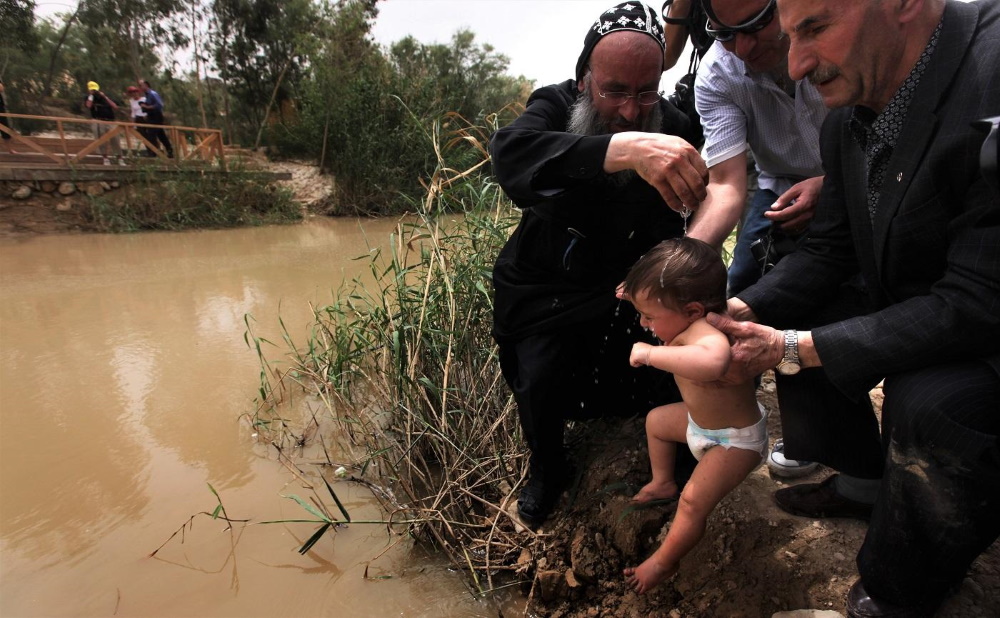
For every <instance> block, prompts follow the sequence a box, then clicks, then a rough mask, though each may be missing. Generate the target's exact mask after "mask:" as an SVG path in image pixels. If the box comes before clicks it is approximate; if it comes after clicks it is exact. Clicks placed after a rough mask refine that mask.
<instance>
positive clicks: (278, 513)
mask: <svg viewBox="0 0 1000 618" xmlns="http://www.w3.org/2000/svg"><path fill="white" fill-rule="evenodd" d="M394 225H395V222H393V221H369V220H365V221H358V220H324V219H315V220H312V221H310V222H308V223H306V224H303V225H295V226H283V227H269V228H258V229H245V230H225V231H201V232H185V233H149V234H133V235H69V236H47V237H34V238H5V239H0V616H4V617H19V616H307V617H308V616H447V617H464V616H496V615H497V608H496V606H495V605H494V604H493V603H492V602H489V603H488V602H485V601H479V600H476V599H475V598H473V596H472V595H471V594H470V593H469V592H468V590H467V588H466V586H465V584H464V583H463V579H462V576H461V575H459V574H456V573H454V572H452V571H451V570H449V569H448V568H447V565H446V564H444V563H443V562H442V561H441V560H440V559H439V558H436V557H434V556H429V555H427V554H426V553H424V552H423V551H422V550H421V549H420V548H418V547H414V546H413V545H412V544H411V543H409V542H408V541H406V540H405V539H404V541H403V542H398V541H399V538H398V537H394V538H389V537H388V536H387V534H386V531H385V529H384V528H381V527H378V526H366V525H351V526H348V527H345V528H341V529H339V530H338V531H337V532H336V535H334V536H329V535H328V538H324V539H323V540H321V541H320V542H319V543H318V544H317V545H316V546H315V547H314V548H313V550H312V551H310V552H309V553H307V554H306V555H304V556H303V555H299V553H298V551H297V549H298V547H299V546H300V545H301V544H302V543H303V542H304V541H305V540H306V539H307V538H309V536H310V535H311V534H312V531H313V530H315V528H316V526H314V525H311V524H280V525H252V526H246V527H240V528H239V529H238V531H237V533H236V534H235V535H234V534H231V533H230V532H227V531H226V528H225V526H224V524H223V523H222V522H221V521H218V520H212V519H210V518H209V517H207V516H204V515H199V516H196V517H195V518H194V519H193V521H192V525H191V526H190V527H185V528H184V531H183V535H182V534H178V535H177V536H176V537H174V538H173V539H172V540H171V541H170V542H169V543H167V545H166V546H165V547H164V548H163V549H162V550H161V551H160V552H159V553H158V554H157V555H156V556H155V557H149V554H150V553H151V552H152V551H153V550H155V549H156V548H157V547H159V546H160V545H161V544H162V543H164V541H167V539H168V538H169V537H170V535H171V534H173V533H174V532H175V531H176V530H178V529H179V528H181V527H182V526H183V525H184V524H185V522H187V521H188V520H189V518H191V516H192V515H196V514H197V513H199V512H202V511H208V512H211V511H212V510H213V509H214V508H215V506H216V504H217V503H216V499H215V497H214V496H213V495H212V493H211V491H210V490H209V487H208V485H209V484H211V486H212V487H214V488H215V490H216V491H217V492H218V493H219V495H220V496H221V499H222V501H223V503H224V505H225V508H226V510H227V512H228V513H229V515H230V516H231V517H234V518H243V519H251V520H253V521H255V522H259V521H263V520H272V519H296V518H299V519H301V518H303V516H304V515H305V513H304V512H303V510H302V509H301V508H300V507H299V506H298V505H297V504H296V503H294V502H293V501H291V500H289V499H287V498H284V497H282V496H283V495H286V494H290V493H301V488H300V487H298V486H297V485H296V482H295V481H294V479H293V477H292V476H291V475H290V474H289V473H288V472H287V471H286V470H285V468H283V467H282V466H281V465H279V464H278V463H277V462H276V461H275V457H274V453H273V450H272V451H270V452H269V451H268V450H267V448H266V447H263V446H261V445H258V444H257V443H256V441H255V440H254V439H253V437H252V434H251V429H249V428H248V426H247V425H246V423H242V422H240V415H241V414H243V413H245V412H247V411H248V410H250V409H251V408H252V406H253V402H252V400H253V397H254V395H255V393H256V389H257V386H258V377H257V376H258V373H259V365H258V363H257V359H256V357H255V354H254V353H253V352H252V351H251V350H249V349H248V348H247V346H246V344H245V343H244V341H243V333H244V330H245V326H244V315H246V314H251V315H252V316H253V317H254V318H255V320H256V331H257V334H258V335H260V336H264V337H267V338H269V339H271V340H273V341H280V339H281V337H280V331H279V329H278V315H279V306H280V315H281V316H282V318H283V319H284V321H285V323H286V325H287V326H288V327H289V330H290V331H291V332H292V333H293V334H295V333H304V332H305V328H306V325H307V324H308V320H309V315H310V313H309V308H308V303H309V302H312V303H315V304H320V305H321V304H324V303H327V302H329V301H330V300H331V299H332V293H333V290H335V289H336V288H337V286H338V285H339V283H340V282H341V281H342V280H343V279H344V278H345V276H347V277H353V276H354V275H355V274H356V271H357V272H360V271H361V269H362V268H363V265H364V263H363V262H356V261H352V258H354V257H356V256H358V255H361V254H364V253H366V252H367V250H368V244H367V243H369V242H370V243H372V244H376V245H377V244H384V243H385V242H386V241H387V239H388V234H389V233H390V232H391V230H392V229H393V227H394ZM275 353H276V354H278V353H280V350H277V349H276V352H275ZM337 487H338V491H343V493H342V494H341V499H342V500H345V506H346V507H347V508H348V509H349V511H350V512H351V514H352V517H353V518H355V519H379V518H380V517H381V514H380V513H379V511H378V508H377V506H376V504H375V502H374V501H373V500H372V498H371V496H370V495H369V494H368V493H367V492H366V491H364V490H363V489H361V488H359V487H356V486H353V485H350V484H347V483H340V484H338V486H337ZM345 498H346V499H345ZM397 542H398V543H397ZM393 543H397V544H396V545H395V546H393V547H392V548H391V549H389V551H387V552H385V554H384V555H381V556H380V555H379V554H381V553H382V552H383V550H385V549H386V548H387V547H388V546H389V545H391V544H393ZM366 566H368V567H369V576H370V578H369V579H365V578H364V576H363V575H364V571H365V567H366Z"/></svg>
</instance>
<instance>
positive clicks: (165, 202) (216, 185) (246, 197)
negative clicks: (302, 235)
mask: <svg viewBox="0 0 1000 618" xmlns="http://www.w3.org/2000/svg"><path fill="white" fill-rule="evenodd" d="M89 218H90V220H91V221H92V222H93V223H94V225H95V227H97V228H98V229H100V230H102V231H107V232H136V231H142V230H186V229H198V228H230V227H248V226H258V225H268V224H274V223H289V222H292V221H299V220H301V219H302V208H301V206H300V205H299V204H297V203H296V202H295V201H294V200H293V199H292V194H291V191H289V190H288V189H284V188H281V187H279V186H278V185H277V184H276V183H275V182H274V181H273V180H270V179H268V178H267V177H265V176H262V175H261V174H257V173H253V172H248V171H243V170H237V171H230V172H225V173H222V172H208V173H203V174H196V173H194V174H188V175H184V176H179V177H177V178H174V179H170V180H164V178H163V176H155V175H154V174H150V175H148V176H142V177H140V178H139V179H138V180H136V181H133V182H131V183H130V184H128V185H127V186H126V187H124V188H123V189H122V191H117V192H115V193H113V194H107V195H104V196H101V197H96V198H93V199H92V200H91V202H90V212H89Z"/></svg>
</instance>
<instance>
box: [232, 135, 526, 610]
mask: <svg viewBox="0 0 1000 618" xmlns="http://www.w3.org/2000/svg"><path fill="white" fill-rule="evenodd" d="M452 120H453V121H454V119H452ZM428 135H429V136H430V137H431V138H432V139H433V140H434V148H435V152H436V153H437V160H438V165H437V168H436V170H435V172H434V173H433V175H432V176H431V177H430V178H429V179H428V180H427V181H426V182H425V186H426V190H427V191H426V197H425V198H424V199H423V200H422V201H421V202H420V203H414V204H413V207H414V209H415V210H416V211H417V214H416V216H414V217H412V218H411V219H409V220H406V221H405V222H402V223H400V224H399V225H397V227H396V230H395V232H394V233H393V234H392V235H391V237H390V242H389V244H388V247H387V248H386V249H384V250H377V249H373V250H372V251H371V252H370V253H369V254H368V255H366V256H364V257H362V258H359V259H363V260H367V262H368V272H367V273H366V277H365V278H364V279H365V282H364V283H363V282H362V280H361V279H360V278H359V279H355V280H354V281H352V282H350V283H349V284H346V285H345V286H344V287H343V288H342V289H340V290H339V291H338V294H337V297H336V300H335V301H334V302H333V303H332V304H330V305H328V306H325V307H319V308H316V309H314V314H315V319H314V323H313V325H312V327H311V331H310V333H309V335H308V338H307V340H306V341H305V342H304V343H303V344H301V345H299V344H296V343H295V342H294V341H293V338H292V337H291V336H290V335H289V334H288V332H287V331H285V336H284V339H285V344H286V346H287V347H288V348H289V349H288V353H287V355H286V360H285V362H286V363H288V364H289V365H290V366H289V367H287V368H285V369H278V368H277V367H276V366H274V365H271V364H268V363H267V361H265V360H264V355H263V353H262V352H261V349H260V347H259V346H260V343H261V342H262V341H263V340H261V339H257V338H254V339H253V344H252V345H255V346H257V351H258V354H259V355H260V357H261V359H262V362H264V363H265V365H264V368H263V370H262V372H261V376H262V385H261V389H260V391H259V392H260V395H261V398H262V399H261V401H260V402H259V403H260V407H259V408H258V410H257V411H256V413H255V415H254V424H255V427H256V428H257V429H258V430H259V431H267V432H269V436H268V437H269V438H270V439H271V440H272V442H274V443H275V444H276V445H281V446H279V448H283V446H284V445H286V444H288V442H287V440H288V438H287V432H288V431H290V429H289V423H288V422H287V421H286V419H284V418H282V416H281V413H280V412H279V409H278V407H277V404H278V403H279V402H280V400H281V399H283V398H285V397H286V396H288V395H289V394H290V393H291V391H292V389H294V388H298V387H299V386H301V387H303V388H305V389H306V391H307V392H309V393H311V394H312V395H314V396H315V401H316V402H319V407H320V409H321V412H322V414H323V415H324V416H325V417H326V418H328V419H332V420H333V421H334V423H335V424H336V426H337V428H338V433H339V434H340V436H341V438H342V439H343V440H347V441H349V442H350V446H352V447H353V450H354V452H356V453H360V455H359V456H358V457H357V461H356V462H354V463H355V464H356V466H357V469H359V470H360V471H361V477H360V478H362V479H363V480H364V481H365V482H366V483H368V484H369V485H370V486H371V487H372V488H373V489H374V490H375V494H376V495H377V496H378V497H379V499H380V500H381V501H382V502H383V505H384V506H385V508H386V509H387V511H388V512H389V516H388V519H389V520H390V521H401V520H406V521H407V522H408V523H407V524H406V525H407V526H408V529H409V532H410V533H411V534H412V535H413V536H415V537H416V538H418V539H426V540H430V541H432V542H433V543H434V544H435V545H436V546H437V547H439V548H440V549H442V550H443V551H444V552H445V553H446V555H447V556H448V557H449V558H450V559H451V560H452V562H453V563H455V564H456V565H459V566H461V567H464V568H467V569H468V570H469V571H470V573H471V576H472V580H473V582H474V583H475V584H476V586H477V587H478V588H479V590H480V591H481V592H485V591H486V590H489V589H492V588H494V585H493V577H494V575H495V574H496V573H497V572H498V571H513V570H516V568H517V567H516V565H515V563H516V560H517V558H518V556H519V554H520V552H521V548H522V546H523V545H524V543H525V540H526V539H525V537H524V536H523V535H524V534H526V533H525V532H523V531H521V532H518V531H517V529H516V527H515V525H514V522H513V520H512V519H511V517H510V516H509V515H508V511H507V509H508V506H509V505H510V504H511V502H512V500H513V499H514V496H515V495H516V491H517V488H518V486H519V484H520V483H522V482H523V480H524V477H525V472H526V461H525V452H526V451H525V449H524V447H523V445H522V443H521V437H520V430H519V427H518V422H517V416H516V412H515V408H514V405H513V402H512V400H511V398H510V394H509V391H508V390H507V387H506V384H505V383H504V381H503V379H502V377H501V374H500V369H499V363H498V359H497V351H496V346H495V345H494V343H493V340H492V337H491V334H490V329H491V320H492V309H493V306H492V291H491V290H492V286H491V282H490V276H491V271H492V266H493V262H494V260H495V259H496V254H497V252H498V251H499V249H500V247H501V246H502V245H503V243H504V242H505V241H506V239H507V236H508V234H509V232H510V229H511V227H512V226H513V224H514V223H515V222H516V219H515V217H516V213H515V211H514V210H513V209H512V208H511V206H510V203H509V202H508V201H507V198H506V197H504V195H503V193H502V191H501V190H500V188H499V187H498V186H497V185H496V183H495V182H493V181H492V180H491V179H490V178H489V177H488V176H486V175H484V174H483V173H482V169H483V166H484V165H485V164H486V162H487V161H488V154H487V152H486V148H485V144H486V138H487V135H488V128H486V127H478V128H477V127H470V126H467V125H466V126H464V127H463V128H461V129H459V130H456V131H452V132H449V133H445V132H444V131H443V130H442V129H441V124H435V125H434V126H433V127H432V128H431V129H429V130H428ZM456 148H459V149H461V151H462V153H463V154H462V157H468V156H470V153H477V154H478V161H476V162H475V163H472V164H471V165H468V166H467V167H465V168H464V169H462V170H459V169H456V168H453V167H449V165H448V164H447V163H446V160H456V156H455V154H454V152H453V150H454V149H456ZM459 158H461V157H459ZM466 161H467V159H466ZM467 162H468V161H467ZM445 213H463V214H458V215H449V214H445ZM247 324H248V327H249V326H250V322H249V321H248V323H247ZM249 337H250V336H249V335H248V343H250V338H249ZM313 416H314V417H315V416H316V414H315V411H314V412H313ZM311 423H312V425H313V426H315V425H316V424H317V423H316V422H315V420H313V421H311ZM282 434H286V435H282ZM303 435H305V434H304V433H303ZM320 437H322V432H320ZM329 438H330V436H326V437H325V438H323V439H322V440H321V442H322V443H323V448H326V446H327V445H328V444H330V443H331V441H330V439H329ZM292 441H294V442H298V443H301V438H296V437H293V438H292ZM326 455H327V457H326V459H327V461H332V459H333V458H331V456H330V453H329V451H328V452H327V454H326ZM334 458H335V456H334Z"/></svg>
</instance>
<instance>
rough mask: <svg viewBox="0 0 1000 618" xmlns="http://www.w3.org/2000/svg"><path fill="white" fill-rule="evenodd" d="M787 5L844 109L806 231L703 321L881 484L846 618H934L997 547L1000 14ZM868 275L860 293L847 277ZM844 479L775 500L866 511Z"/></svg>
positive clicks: (912, 5)
mask: <svg viewBox="0 0 1000 618" xmlns="http://www.w3.org/2000/svg"><path fill="white" fill-rule="evenodd" d="M778 7H779V9H780V16H779V17H780V20H781V27H782V30H783V31H784V32H785V33H786V34H787V35H788V37H789V60H788V66H789V73H790V75H791V76H792V77H795V78H798V79H802V78H807V79H809V80H810V81H811V82H812V83H813V84H815V86H816V89H817V90H818V91H819V93H820V95H821V96H822V97H823V100H824V103H825V104H826V105H827V106H828V107H831V108H838V109H835V110H834V111H832V112H831V113H830V115H829V116H828V117H827V120H826V122H825V123H824V125H823V130H822V133H821V138H820V144H821V152H822V156H823V166H824V170H825V172H826V176H825V178H824V183H823V188H822V191H821V194H820V199H819V204H818V206H817V209H816V217H815V218H814V219H813V221H812V223H811V225H810V229H809V237H808V239H807V240H806V241H805V242H804V243H803V244H802V246H801V247H800V248H799V249H798V250H796V251H795V252H794V253H792V254H791V255H789V256H787V257H786V258H784V259H783V260H782V261H781V262H780V263H779V264H778V265H777V266H776V267H775V269H774V270H772V271H771V272H769V273H768V274H767V275H765V276H764V277H763V278H762V279H761V280H760V281H759V282H758V283H757V284H756V285H753V286H751V287H750V288H747V289H746V290H744V291H743V292H741V293H740V294H739V296H738V297H737V298H733V299H730V302H729V315H730V317H721V316H710V317H709V321H710V322H712V323H713V324H714V325H715V326H717V327H718V328H720V329H721V330H723V331H725V332H726V333H727V334H729V335H730V336H731V337H733V339H734V343H733V359H734V363H733V365H732V366H731V368H730V369H731V371H733V372H734V379H735V380H739V379H745V376H746V375H747V374H749V375H754V374H757V373H759V372H760V371H762V370H765V369H769V368H776V369H777V372H778V374H779V375H778V395H779V401H780V402H781V417H782V430H783V432H784V434H785V439H786V442H787V444H788V446H789V449H790V450H791V449H793V448H794V449H795V451H794V452H795V454H801V456H803V457H808V458H810V459H815V460H817V461H820V462H821V463H824V464H826V465H828V466H830V467H831V468H833V469H835V470H837V471H840V472H847V473H849V474H852V475H854V476H855V477H860V478H872V479H874V478H878V477H881V479H882V480H881V482H880V483H879V484H878V486H877V488H876V490H877V491H876V495H875V496H874V498H875V499H874V505H873V507H867V508H870V509H871V516H870V523H869V527H868V532H867V535H866V536H865V541H864V544H863V545H862V547H861V550H860V552H859V553H858V557H857V566H858V573H859V575H860V578H859V579H858V580H857V581H856V582H855V583H854V585H853V586H852V587H851V589H850V591H849V593H848V596H847V613H848V615H849V616H851V617H872V616H895V617H916V616H929V615H932V614H933V613H934V611H935V609H936V608H937V607H938V606H939V605H940V604H941V603H942V601H943V600H944V599H945V598H946V597H947V596H948V594H949V593H950V591H952V590H954V589H955V587H957V586H958V585H959V584H960V583H961V582H962V579H963V577H964V576H965V573H966V572H967V570H968V569H969V567H970V565H971V564H972V562H973V560H975V559H976V557H977V556H978V555H979V554H980V553H982V552H983V551H985V550H986V549H987V548H989V547H990V545H991V544H993V543H994V542H995V541H996V540H997V538H998V536H1000V516H998V513H1000V353H998V352H997V350H1000V194H998V192H997V188H996V187H995V186H991V184H990V182H989V179H988V178H987V177H986V176H985V175H984V172H983V171H982V170H981V169H980V161H979V158H980V150H981V147H982V144H983V137H984V135H983V132H982V131H981V129H980V127H979V125H980V124H981V123H980V122H979V121H980V120H981V119H983V118H988V117H991V116H995V115H997V113H998V111H1000V71H998V70H997V66H998V65H1000V4H998V3H997V2H996V0H987V1H976V2H969V3H966V2H957V1H947V0H851V1H848V0H779V1H778ZM859 271H860V273H861V274H862V277H863V280H864V282H865V286H866V289H865V290H863V291H861V293H858V291H856V290H853V289H851V288H850V287H846V286H845V285H844V284H845V283H847V282H848V281H850V279H851V278H852V277H853V276H854V275H855V273H857V272H859ZM734 320H743V321H739V322H737V321H734ZM765 324H766V325H767V326H765ZM771 327H774V328H771ZM778 329H784V330H778ZM880 381H883V388H882V392H883V394H884V401H883V404H882V415H881V427H880V423H879V419H877V418H876V416H875V414H874V412H873V409H872V405H871V401H870V399H869V396H868V393H869V390H870V389H871V388H873V387H874V386H875V385H876V384H878V383H879V382H880ZM842 478H843V475H842V474H835V475H832V476H830V477H829V478H827V479H826V480H825V481H823V482H822V483H805V484H800V485H796V486H792V487H788V488H785V489H782V490H780V491H779V492H777V493H776V494H775V499H776V500H778V501H779V504H781V506H782V508H785V509H786V510H792V511H793V512H797V513H798V514H800V515H805V516H808V517H824V516H836V515H838V514H839V515H845V514H851V513H852V511H856V512H859V513H860V512H861V511H862V509H863V508H866V505H865V503H866V502H870V501H871V500H870V496H864V495H862V494H863V493H865V492H861V494H859V495H854V496H852V495H849V491H847V490H851V487H850V486H849V485H850V484H848V486H844V485H843V484H842V483H841V482H840V481H841V479H842ZM854 489H858V488H856V487H855V488H854Z"/></svg>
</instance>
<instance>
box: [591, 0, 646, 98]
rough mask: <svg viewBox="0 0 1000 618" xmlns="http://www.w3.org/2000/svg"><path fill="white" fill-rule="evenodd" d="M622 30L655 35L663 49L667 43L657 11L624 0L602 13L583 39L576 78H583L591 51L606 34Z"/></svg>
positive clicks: (639, 3)
mask: <svg viewBox="0 0 1000 618" xmlns="http://www.w3.org/2000/svg"><path fill="white" fill-rule="evenodd" d="M621 30H633V31H635V32H643V33H645V34H648V35H649V36H651V37H653V40H655V41H656V42H657V44H658V45H659V46H660V50H661V51H662V50H663V48H664V47H665V45H666V42H665V41H664V38H663V26H661V25H660V20H659V18H658V17H657V16H656V11H654V10H653V9H651V8H649V7H648V6H646V5H645V4H643V3H641V2H622V3H621V4H616V5H615V6H613V7H611V8H610V9H608V10H606V11H604V12H603V13H601V16H600V17H598V18H597V21H595V22H594V25H593V26H591V28H590V30H589V31H588V32H587V37H586V38H585V39H584V40H583V52H582V53H581V54H580V59H579V60H577V61H576V80H577V81H580V80H581V79H583V70H584V67H586V66H587V61H588V60H590V52H592V51H593V50H594V46H595V45H597V43H598V41H600V40H601V39H602V38H603V37H604V36H605V35H607V34H610V33H612V32H619V31H621Z"/></svg>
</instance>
